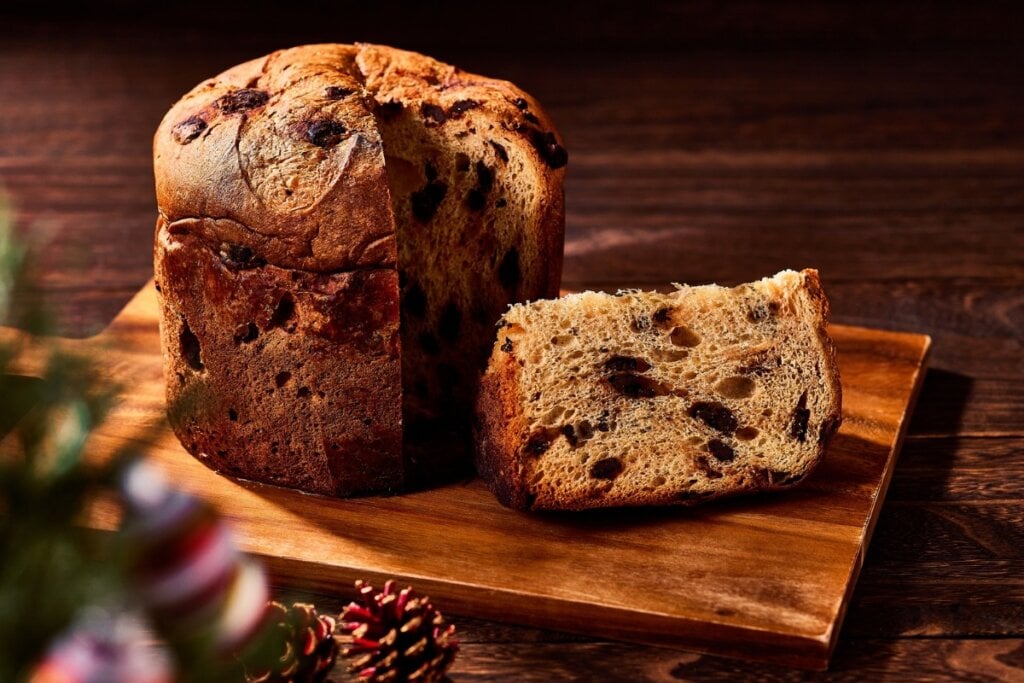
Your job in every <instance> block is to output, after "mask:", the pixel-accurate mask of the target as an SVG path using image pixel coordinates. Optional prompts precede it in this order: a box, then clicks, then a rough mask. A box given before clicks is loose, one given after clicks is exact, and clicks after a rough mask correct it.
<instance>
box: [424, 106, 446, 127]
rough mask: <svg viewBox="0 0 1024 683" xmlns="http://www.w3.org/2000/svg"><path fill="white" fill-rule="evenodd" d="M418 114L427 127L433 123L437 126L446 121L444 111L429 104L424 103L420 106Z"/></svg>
mask: <svg viewBox="0 0 1024 683" xmlns="http://www.w3.org/2000/svg"><path fill="white" fill-rule="evenodd" d="M420 114H422V115H423V118H424V119H425V121H426V123H427V125H430V124H431V123H433V124H434V125H438V126H439V125H441V124H442V123H444V122H445V121H447V120H448V114H446V113H445V111H444V109H442V108H441V107H439V106H437V105H436V104H431V103H430V102H424V103H423V104H421V105H420Z"/></svg>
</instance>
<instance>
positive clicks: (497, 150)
mask: <svg viewBox="0 0 1024 683" xmlns="http://www.w3.org/2000/svg"><path fill="white" fill-rule="evenodd" d="M491 147H493V148H494V154H495V156H497V157H498V158H499V159H501V160H502V161H504V162H505V163H508V152H507V151H506V150H505V147H504V146H503V145H500V144H498V143H497V142H495V141H494V140H491Z"/></svg>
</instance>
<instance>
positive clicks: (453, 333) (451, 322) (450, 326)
mask: <svg viewBox="0 0 1024 683" xmlns="http://www.w3.org/2000/svg"><path fill="white" fill-rule="evenodd" d="M461 326H462V311H460V310H459V307H458V306H457V305H456V304H455V302H454V301H449V302H448V303H447V304H445V307H444V310H442V311H441V318H440V319H439V320H438V323H437V333H438V334H439V335H441V339H443V340H445V341H446V342H449V343H452V342H454V341H455V340H456V339H458V338H459V328H460V327H461Z"/></svg>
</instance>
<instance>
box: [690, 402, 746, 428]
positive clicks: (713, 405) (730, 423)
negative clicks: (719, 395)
mask: <svg viewBox="0 0 1024 683" xmlns="http://www.w3.org/2000/svg"><path fill="white" fill-rule="evenodd" d="M689 414H690V417H694V418H696V419H698V420H700V421H701V422H703V423H704V424H706V425H707V426H709V427H711V428H712V429H715V430H717V431H719V432H722V433H723V434H727V435H728V434H732V433H733V432H735V431H736V427H737V426H738V424H737V422H736V416H735V415H733V414H732V411H731V410H729V409H728V408H726V407H725V406H724V405H722V404H721V403H719V402H718V401H697V402H696V403H694V404H693V405H691V406H690V410H689Z"/></svg>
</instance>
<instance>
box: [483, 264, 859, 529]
mask: <svg viewBox="0 0 1024 683" xmlns="http://www.w3.org/2000/svg"><path fill="white" fill-rule="evenodd" d="M827 315H828V302H827V300H826V298H825V295H824V292H823V291H822V289H821V285H820V283H819V280H818V274H817V272H816V271H813V270H805V271H803V272H800V273H796V272H793V271H786V272H782V273H779V274H778V275H776V276H775V277H773V278H765V279H764V280H760V281H758V282H754V283H751V284H747V285H741V286H739V287H736V288H733V289H727V288H724V287H717V286H713V285H712V286H705V287H682V288H680V289H678V290H677V291H675V292H672V293H670V294H657V293H653V292H648V293H643V292H620V293H619V294H618V295H611V294H602V293H595V292H584V293H581V294H575V295H571V296H568V297H566V298H564V299H559V300H555V301H537V302H535V303H532V304H527V305H519V306H514V307H513V308H512V309H511V310H510V311H509V312H508V313H507V314H506V315H505V316H504V318H503V322H502V326H501V327H500V329H499V331H498V339H497V341H496V343H495V345H494V350H493V353H492V355H491V360H490V364H489V366H488V369H487V373H486V374H485V376H484V379H483V384H482V386H481V389H480V397H479V427H478V430H479V435H478V436H479V442H478V454H477V466H478V469H479V470H480V474H481V476H482V477H483V478H484V480H485V481H486V482H487V484H488V486H489V487H490V488H491V490H492V491H493V492H494V493H495V495H496V496H497V497H498V499H499V500H501V502H502V503H504V504H506V505H509V506H511V507H515V508H520V509H535V510H540V509H544V510H554V509H570V510H572V509H581V508H592V507H606V506H616V505H665V504H693V503H697V502H701V501H704V500H710V499H712V498H717V497H720V496H724V495H730V494H734V493H739V492H742V491H758V490H766V489H776V488H785V487H789V486H792V485H794V484H796V483H797V482H799V481H800V480H802V479H803V478H804V477H805V476H806V475H807V474H808V473H809V472H810V471H811V469H812V468H813V467H814V466H815V464H817V462H818V460H819V458H820V457H821V454H822V452H823V450H824V448H825V445H826V444H827V443H828V440H829V439H830V438H831V437H832V435H833V434H834V433H835V432H836V430H837V429H838V427H839V423H840V419H841V415H840V404H841V389H840V385H839V370H838V368H837V366H836V360H835V351H834V349H833V346H832V341H831V339H830V338H829V336H828V334H827V332H826V328H825V325H826V318H827Z"/></svg>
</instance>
